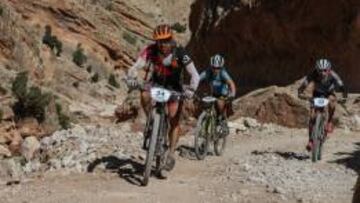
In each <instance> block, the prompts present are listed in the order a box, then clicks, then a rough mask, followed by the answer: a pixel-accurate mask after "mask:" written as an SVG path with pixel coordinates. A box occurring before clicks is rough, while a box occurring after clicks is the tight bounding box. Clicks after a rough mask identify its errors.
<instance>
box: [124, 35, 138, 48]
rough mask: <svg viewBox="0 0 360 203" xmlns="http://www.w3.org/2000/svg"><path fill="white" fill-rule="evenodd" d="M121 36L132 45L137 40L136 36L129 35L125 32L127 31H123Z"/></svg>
mask: <svg viewBox="0 0 360 203" xmlns="http://www.w3.org/2000/svg"><path fill="white" fill-rule="evenodd" d="M123 38H124V39H125V40H126V41H127V42H128V43H129V44H132V45H135V44H136V42H137V38H136V37H135V36H132V35H130V34H129V33H127V32H124V34H123Z"/></svg>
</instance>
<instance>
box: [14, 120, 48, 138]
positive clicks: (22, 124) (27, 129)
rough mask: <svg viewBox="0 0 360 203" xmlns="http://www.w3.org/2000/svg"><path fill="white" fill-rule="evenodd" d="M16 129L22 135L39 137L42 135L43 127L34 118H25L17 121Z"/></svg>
mask: <svg viewBox="0 0 360 203" xmlns="http://www.w3.org/2000/svg"><path fill="white" fill-rule="evenodd" d="M17 129H18V130H19V132H20V135H21V136H22V137H29V136H35V137H41V136H43V135H44V131H43V129H42V128H41V127H40V125H39V123H38V121H37V120H36V119H35V118H25V119H23V120H21V121H19V122H18V123H17Z"/></svg>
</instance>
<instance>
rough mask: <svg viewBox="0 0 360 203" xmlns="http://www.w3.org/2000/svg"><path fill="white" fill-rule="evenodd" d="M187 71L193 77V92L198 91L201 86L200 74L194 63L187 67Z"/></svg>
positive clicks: (191, 80)
mask: <svg viewBox="0 0 360 203" xmlns="http://www.w3.org/2000/svg"><path fill="white" fill-rule="evenodd" d="M186 71H187V72H188V73H189V75H190V77H191V79H190V88H191V89H192V90H193V91H196V89H197V88H198V86H199V81H200V77H199V73H198V72H197V70H196V68H195V65H194V63H193V62H191V63H189V64H187V65H186Z"/></svg>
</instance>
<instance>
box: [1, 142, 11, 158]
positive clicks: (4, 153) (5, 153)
mask: <svg viewBox="0 0 360 203" xmlns="http://www.w3.org/2000/svg"><path fill="white" fill-rule="evenodd" d="M10 156H11V152H10V150H9V148H8V147H7V146H6V145H0V159H1V158H2V157H10Z"/></svg>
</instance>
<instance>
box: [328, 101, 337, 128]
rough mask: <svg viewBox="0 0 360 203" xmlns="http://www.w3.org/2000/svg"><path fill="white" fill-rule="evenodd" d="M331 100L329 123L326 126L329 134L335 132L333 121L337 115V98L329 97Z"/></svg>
mask: <svg viewBox="0 0 360 203" xmlns="http://www.w3.org/2000/svg"><path fill="white" fill-rule="evenodd" d="M328 99H329V105H328V112H329V114H328V122H327V126H326V130H327V131H328V132H332V130H333V123H332V119H333V116H334V113H335V107H336V97H335V96H334V95H330V96H329V97H328Z"/></svg>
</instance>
